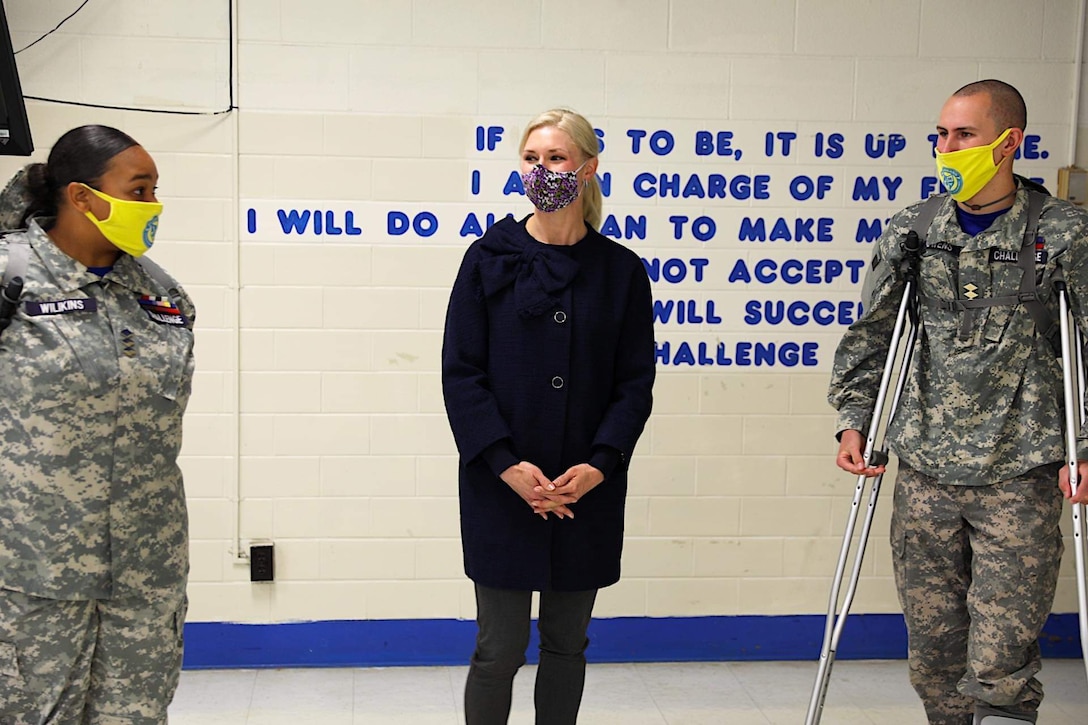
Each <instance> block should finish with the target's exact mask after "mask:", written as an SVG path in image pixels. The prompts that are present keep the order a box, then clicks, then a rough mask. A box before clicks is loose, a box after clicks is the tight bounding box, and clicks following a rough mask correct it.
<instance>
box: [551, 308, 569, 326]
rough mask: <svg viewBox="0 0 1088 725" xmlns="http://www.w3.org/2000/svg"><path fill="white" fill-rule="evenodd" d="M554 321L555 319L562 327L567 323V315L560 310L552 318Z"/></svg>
mask: <svg viewBox="0 0 1088 725" xmlns="http://www.w3.org/2000/svg"><path fill="white" fill-rule="evenodd" d="M552 319H554V320H555V321H556V322H558V323H559V324H560V325H562V324H563V323H564V322H566V321H567V313H566V312H563V310H558V311H556V313H555V314H554V315H553V316H552Z"/></svg>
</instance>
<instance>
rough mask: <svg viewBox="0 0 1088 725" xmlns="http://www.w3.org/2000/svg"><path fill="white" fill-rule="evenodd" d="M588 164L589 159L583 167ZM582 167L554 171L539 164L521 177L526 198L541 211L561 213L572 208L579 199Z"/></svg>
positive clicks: (583, 163)
mask: <svg viewBox="0 0 1088 725" xmlns="http://www.w3.org/2000/svg"><path fill="white" fill-rule="evenodd" d="M587 163H589V160H588V159H587V160H586V161H584V162H582V166H585V165H586V164H587ZM582 166H579V167H578V168H577V169H575V170H574V171H552V170H551V169H545V168H544V166H543V165H541V164H537V165H536V166H534V167H533V168H532V169H531V170H530V171H529V172H528V173H525V174H522V175H521V183H522V184H523V185H524V186H525V196H527V197H528V198H529V201H531V202H533V206H535V207H536V208H537V209H539V210H540V211H559V210H560V209H562V208H564V207H567V206H570V205H571V204H572V203H574V200H575V199H577V198H578V192H579V191H580V185H579V184H578V172H579V171H581V170H582Z"/></svg>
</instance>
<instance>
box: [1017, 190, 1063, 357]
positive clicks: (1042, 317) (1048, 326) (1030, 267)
mask: <svg viewBox="0 0 1088 725" xmlns="http://www.w3.org/2000/svg"><path fill="white" fill-rule="evenodd" d="M1045 198H1046V197H1045V195H1044V194H1042V193H1040V192H1038V191H1035V190H1034V189H1028V222H1027V227H1026V228H1025V229H1024V245H1023V246H1022V247H1021V248H1020V260H1019V262H1020V268H1021V269H1022V270H1023V271H1024V273H1023V275H1022V276H1021V277H1020V294H1019V295H1018V301H1019V302H1020V303H1021V304H1023V305H1024V308H1025V309H1027V311H1028V314H1030V315H1031V318H1032V319H1033V320H1035V330H1036V332H1038V333H1039V334H1040V335H1042V336H1043V338H1045V339H1046V341H1047V342H1049V343H1050V346H1051V347H1052V348H1053V349H1054V354H1055V355H1059V356H1060V355H1061V350H1062V348H1061V325H1060V324H1059V322H1058V320H1057V319H1056V318H1055V317H1054V315H1052V314H1050V309H1049V308H1047V306H1046V305H1044V304H1043V303H1042V302H1040V301H1039V295H1038V293H1037V291H1036V281H1035V242H1036V240H1037V239H1038V238H1039V217H1040V216H1041V215H1042V213H1043V201H1044V200H1045Z"/></svg>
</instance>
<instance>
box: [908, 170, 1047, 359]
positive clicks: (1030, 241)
mask: <svg viewBox="0 0 1088 725" xmlns="http://www.w3.org/2000/svg"><path fill="white" fill-rule="evenodd" d="M1027 193H1028V206H1027V221H1026V223H1025V225H1024V237H1023V242H1022V243H1021V246H1020V252H1019V255H1018V257H1017V264H1018V265H1019V266H1020V269H1021V275H1020V289H1019V290H1018V291H1017V294H1014V295H1001V296H998V297H984V298H981V299H974V300H959V299H958V300H945V301H942V300H934V299H930V298H928V297H926V298H922V299H921V302H922V304H923V305H925V306H926V307H928V308H929V309H932V310H943V311H946V312H965V311H968V310H978V309H982V308H984V307H1001V306H1006V305H1023V306H1024V309H1026V310H1027V311H1028V314H1030V315H1031V318H1032V320H1033V321H1034V322H1035V329H1036V331H1037V332H1038V334H1039V335H1041V336H1042V337H1043V338H1044V339H1046V341H1047V342H1048V343H1049V344H1050V346H1051V348H1053V349H1054V352H1055V354H1057V355H1060V354H1061V342H1060V339H1059V333H1060V331H1061V328H1060V326H1059V324H1058V321H1057V320H1056V319H1055V318H1054V316H1053V315H1052V314H1050V310H1049V309H1048V308H1047V306H1046V305H1044V304H1043V303H1042V302H1041V301H1039V295H1038V292H1037V289H1036V280H1035V242H1036V240H1037V239H1038V237H1039V218H1040V217H1041V216H1042V213H1043V203H1044V202H1045V201H1046V197H1047V195H1046V194H1044V193H1043V192H1041V191H1037V190H1036V189H1034V188H1031V187H1028V188H1027ZM938 198H943V195H940V196H931V197H930V198H929V199H928V200H927V201H926V204H925V206H923V207H922V211H921V213H919V215H918V219H917V220H916V221H915V226H914V229H915V231H918V229H919V225H920V223H921V222H925V225H924V232H928V231H929V225H930V224H932V222H933V218H934V214H935V212H936V205H935V204H933V203H932V202H933V200H934V199H938ZM930 207H934V208H933V209H932V213H929V212H930ZM927 213H928V216H927V218H925V219H923V216H926V215H927ZM924 232H922V231H918V234H919V236H920V237H922V238H923V239H924V236H922V235H923V233H924ZM972 319H973V318H972V317H971V316H970V315H964V320H963V326H962V328H961V330H960V332H961V335H967V334H968V333H969V332H970V327H971V324H972Z"/></svg>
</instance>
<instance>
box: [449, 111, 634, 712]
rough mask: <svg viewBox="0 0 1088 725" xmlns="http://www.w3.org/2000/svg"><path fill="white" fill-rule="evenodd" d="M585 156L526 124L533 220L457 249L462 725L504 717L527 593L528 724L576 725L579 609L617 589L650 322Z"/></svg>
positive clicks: (521, 652)
mask: <svg viewBox="0 0 1088 725" xmlns="http://www.w3.org/2000/svg"><path fill="white" fill-rule="evenodd" d="M597 144H598V142H597V137H596V135H595V134H594V132H593V127H592V126H591V125H590V124H589V122H588V121H586V119H585V118H583V117H582V116H580V115H578V114H576V113H573V112H571V111H567V110H562V109H559V110H554V111H548V112H546V113H544V114H541V115H540V116H539V117H537V118H536V119H535V120H533V121H532V122H531V123H530V124H529V126H528V127H527V128H526V131H525V133H524V135H523V136H522V140H521V171H522V180H523V182H524V185H525V194H526V196H527V197H528V198H529V200H530V201H531V202H533V205H534V207H535V209H534V212H533V213H532V214H531V215H529V216H527V217H525V218H524V219H522V220H521V221H515V220H514V219H512V218H506V219H503V220H502V221H500V222H498V223H496V224H495V225H494V226H493V227H491V228H490V229H489V230H488V231H487V233H486V234H484V236H483V237H482V238H480V239H479V240H478V241H476V242H475V243H473V244H472V246H470V247H469V249H468V251H467V252H466V253H465V257H464V261H463V262H462V264H461V269H460V272H459V273H458V275H457V280H456V281H455V282H454V286H453V291H452V293H451V295H450V303H449V309H448V311H447V315H446V328H445V338H444V341H443V350H442V386H443V394H444V397H445V402H446V411H447V414H448V416H449V420H450V426H451V428H452V429H453V434H454V438H455V440H456V442H457V448H458V451H459V453H460V465H459V481H460V504H461V539H462V544H463V547H464V558H465V572H466V573H467V574H468V576H469V578H471V579H472V580H473V582H475V585H476V604H477V624H478V626H479V632H478V635H477V640H476V650H475V652H474V654H473V656H472V660H471V666H470V668H469V674H468V680H467V682H466V685H465V715H466V719H467V722H468V723H469V724H470V725H477V724H480V723H505V722H506V721H507V717H508V715H509V711H510V697H511V687H512V684H513V679H514V675H515V674H516V673H517V670H518V668H519V667H520V666H521V665H522V664H524V662H525V649H526V647H527V646H528V642H529V628H530V603H531V598H532V593H533V591H539V592H540V593H541V594H540V615H539V624H538V628H539V630H540V641H541V644H540V666H539V668H538V672H537V681H536V697H535V701H536V708H537V722H538V723H548V725H561V724H562V723H573V722H575V720H576V719H577V714H578V707H579V704H580V702H581V697H582V689H583V683H584V679H585V649H586V647H587V645H588V644H589V641H588V639H586V628H587V627H588V626H589V621H590V616H591V614H592V610H593V602H594V599H595V597H596V594H597V590H598V589H599V588H601V587H606V586H609V585H610V584H614V583H615V582H616V581H618V580H619V576H620V551H621V549H622V545H623V520H624V518H623V517H624V501H625V497H626V493H627V466H628V462H629V461H630V457H631V453H632V451H633V450H634V447H635V443H636V441H637V440H638V437H639V435H640V434H641V433H642V429H643V427H644V426H645V424H646V419H647V418H648V417H649V415H650V407H651V401H652V389H653V382H654V337H653V312H652V302H651V296H650V284H649V280H648V278H647V276H646V272H645V269H644V267H643V265H642V261H641V260H640V259H639V257H638V255H636V254H635V253H634V252H632V251H631V250H629V249H627V248H626V247H623V246H621V245H620V244H618V243H616V242H613V241H611V240H609V239H607V238H605V237H604V236H602V235H601V234H599V233H598V232H597V231H596V227H598V226H599V224H600V220H601V191H600V187H599V186H598V184H597V180H596V177H595V172H596V170H597V151H598V145H597Z"/></svg>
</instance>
